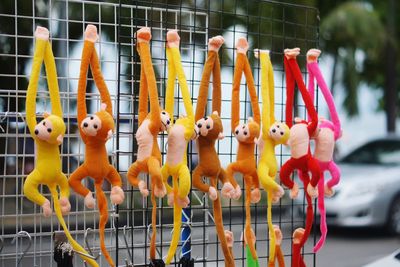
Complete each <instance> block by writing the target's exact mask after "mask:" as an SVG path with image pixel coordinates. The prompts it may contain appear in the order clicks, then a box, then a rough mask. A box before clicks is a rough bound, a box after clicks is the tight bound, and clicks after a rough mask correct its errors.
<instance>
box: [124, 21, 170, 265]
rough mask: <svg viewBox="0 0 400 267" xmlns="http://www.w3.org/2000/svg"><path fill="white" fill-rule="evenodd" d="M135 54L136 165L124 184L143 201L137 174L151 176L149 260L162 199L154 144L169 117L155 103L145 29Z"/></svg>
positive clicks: (142, 185) (144, 190) (158, 158)
mask: <svg viewBox="0 0 400 267" xmlns="http://www.w3.org/2000/svg"><path fill="white" fill-rule="evenodd" d="M136 38H137V50H138V52H139V54H140V58H141V65H140V68H141V71H140V89H139V128H138V130H137V131H136V140H137V144H138V151H137V156H136V161H135V163H133V164H132V165H131V166H130V167H129V170H128V174H127V177H128V180H129V182H130V183H131V184H132V186H136V187H139V190H140V192H141V194H142V195H143V196H144V197H146V196H147V195H148V194H149V191H148V189H147V188H146V187H147V186H146V183H145V182H144V181H143V180H139V179H138V175H139V174H140V173H141V172H144V173H148V174H150V176H151V187H152V194H151V202H152V205H153V210H152V214H151V215H152V219H151V221H152V222H151V223H152V231H153V233H152V236H151V242H150V259H151V260H152V261H154V260H155V258H156V233H157V229H156V219H157V218H156V216H157V203H156V199H155V197H156V196H157V197H163V196H164V195H165V194H166V188H165V186H164V183H163V180H162V177H161V152H160V148H159V147H158V143H157V136H158V133H159V132H162V131H165V130H166V129H167V128H169V125H170V119H169V115H168V114H167V113H166V112H165V111H162V112H161V110H160V106H159V103H158V94H157V84H156V78H155V75H154V69H153V63H152V62H151V55H150V44H149V42H150V40H151V32H150V29H149V28H141V29H140V30H139V31H138V32H137V34H136ZM148 98H150V113H148V102H147V101H148Z"/></svg>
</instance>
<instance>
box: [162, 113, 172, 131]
mask: <svg viewBox="0 0 400 267" xmlns="http://www.w3.org/2000/svg"><path fill="white" fill-rule="evenodd" d="M170 127H171V117H170V115H169V114H168V112H166V111H164V110H163V111H161V131H162V132H164V131H167V130H168V129H169V128H170Z"/></svg>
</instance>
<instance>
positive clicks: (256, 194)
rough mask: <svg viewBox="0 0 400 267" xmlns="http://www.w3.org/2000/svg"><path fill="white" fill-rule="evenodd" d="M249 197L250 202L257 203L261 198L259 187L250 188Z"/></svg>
mask: <svg viewBox="0 0 400 267" xmlns="http://www.w3.org/2000/svg"><path fill="white" fill-rule="evenodd" d="M250 199H251V203H258V202H260V199H261V192H260V189H258V188H254V189H253V190H251V193H250Z"/></svg>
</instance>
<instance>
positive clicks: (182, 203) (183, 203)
mask: <svg viewBox="0 0 400 267" xmlns="http://www.w3.org/2000/svg"><path fill="white" fill-rule="evenodd" d="M176 202H177V203H176V204H178V206H180V207H181V208H183V209H184V208H187V207H188V206H189V203H190V200H189V197H188V196H186V197H184V198H180V197H177V198H176Z"/></svg>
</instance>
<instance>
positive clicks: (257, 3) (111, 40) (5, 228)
mask: <svg viewBox="0 0 400 267" xmlns="http://www.w3.org/2000/svg"><path fill="white" fill-rule="evenodd" d="M318 21H319V18H318V11H317V10H316V9H314V8H310V7H306V6H300V5H291V4H283V3H279V2H275V1H262V0H250V1H239V0H236V1H224V0H217V1H211V0H208V1H207V0H206V1H200V0H194V1H168V3H167V2H166V1H128V0H126V1H119V2H118V1H103V2H97V1H78V0H69V1H65V0H44V1H36V0H31V1H20V0H6V1H4V4H3V3H2V5H1V7H0V23H1V25H2V27H1V29H0V43H1V46H0V60H1V64H0V112H1V113H0V126H1V129H0V166H1V167H0V186H1V188H0V231H1V232H0V233H1V240H3V241H2V244H3V249H2V250H1V251H0V265H1V266H18V261H19V260H20V259H21V258H22V257H23V258H22V259H21V261H20V266H56V263H55V262H54V261H53V259H52V252H53V249H54V241H53V233H54V232H55V231H58V230H60V229H61V228H60V226H59V224H58V222H57V220H56V218H55V216H53V217H51V218H44V217H43V216H42V215H41V212H40V207H38V206H37V205H33V204H32V203H31V202H30V201H28V200H27V199H26V198H25V197H24V196H23V194H22V185H23V181H24V179H25V177H26V176H27V174H29V172H30V171H31V170H32V169H33V164H34V147H33V140H32V139H31V138H30V136H29V134H28V132H27V128H26V125H25V121H24V117H25V104H24V103H25V97H26V88H27V83H28V80H29V75H30V66H31V64H32V63H31V61H32V54H33V53H32V51H33V45H34V39H33V33H34V30H35V28H36V26H45V27H48V28H49V30H50V33H51V41H52V46H53V51H54V53H55V57H56V64H57V70H58V76H59V84H60V94H61V100H62V106H63V109H64V119H65V122H66V125H67V134H66V136H65V138H64V143H63V145H62V147H61V151H62V161H63V171H64V172H65V173H66V174H67V176H68V175H69V174H70V173H71V172H73V171H74V170H75V169H76V168H77V166H78V165H79V163H80V162H82V161H83V153H84V149H83V148H84V146H83V144H82V142H80V138H79V137H78V128H77V121H76V90H77V83H78V77H79V76H78V75H79V64H80V55H81V49H82V45H83V32H84V29H85V27H86V25H87V24H89V23H91V24H94V25H96V26H97V27H98V31H99V36H100V40H99V41H98V43H97V44H96V48H97V51H98V53H99V57H100V59H101V64H102V71H103V74H104V76H105V80H106V83H107V86H108V88H109V90H110V93H111V97H112V99H113V111H114V114H115V119H116V121H117V131H116V135H115V136H114V137H113V138H112V140H111V141H109V142H108V151H109V155H110V159H111V160H112V162H113V164H114V165H115V166H116V167H117V169H118V170H119V172H120V174H121V175H122V177H123V181H124V189H125V190H126V201H125V203H124V204H123V205H120V206H119V207H111V206H110V207H109V208H110V215H111V216H110V218H111V219H110V222H109V224H108V225H107V233H106V237H107V240H106V241H107V242H106V245H107V247H108V249H109V251H110V252H111V255H112V257H113V258H114V260H115V262H116V263H117V264H118V265H119V266H126V264H127V263H132V264H133V265H134V266H146V265H149V264H150V262H149V255H148V249H149V245H150V244H149V239H150V234H151V230H150V223H151V218H150V216H151V208H152V206H151V202H150V200H149V199H143V198H142V197H141V195H140V193H139V192H138V191H137V190H136V189H132V187H131V186H130V185H129V183H128V182H127V180H126V171H127V169H128V167H129V165H130V164H131V163H132V162H133V161H134V160H135V152H136V144H135V138H134V137H135V136H134V134H135V132H136V129H137V99H138V89H139V79H140V63H139V56H138V54H137V52H136V47H135V46H134V43H135V39H134V33H135V32H136V31H137V30H138V29H139V28H140V27H143V26H147V27H151V29H152V35H153V38H152V42H151V50H152V57H153V64H154V67H155V72H156V78H157V85H158V90H159V95H160V99H161V102H163V98H164V92H165V87H166V78H167V69H166V68H167V67H166V65H167V64H166V55H165V36H166V32H167V30H169V29H177V30H178V32H179V34H180V36H181V53H182V61H183V67H184V69H185V74H186V78H187V81H188V85H189V88H190V91H191V96H192V100H193V101H192V102H193V105H196V102H197V99H196V98H197V95H198V88H199V84H200V79H201V74H202V69H203V64H204V61H205V59H206V55H207V41H208V38H210V37H212V36H215V35H218V34H221V35H223V36H224V38H225V44H224V46H223V47H222V49H221V51H220V58H221V71H222V112H221V117H222V121H223V124H224V134H225V136H226V137H225V139H224V140H221V141H219V143H218V146H217V148H218V153H219V156H220V159H221V162H222V165H223V166H224V167H226V166H227V164H228V163H229V162H231V161H233V160H234V159H235V156H236V155H235V153H236V146H237V141H236V139H235V138H234V137H233V136H232V135H231V133H230V98H231V90H232V78H233V69H234V63H235V52H234V43H235V40H236V39H237V38H239V37H241V36H244V37H246V38H247V39H248V40H249V43H250V50H252V49H253V48H260V49H270V50H271V58H272V63H273V64H274V68H275V96H276V100H275V112H276V117H277V118H278V119H281V120H283V119H284V117H283V115H284V112H283V109H284V103H285V84H284V72H283V64H282V62H283V49H284V48H287V47H295V46H297V47H300V48H301V49H302V51H306V50H307V49H309V48H312V47H317V46H318ZM3 25H4V26H3ZM249 59H250V64H251V66H252V68H253V74H254V77H255V82H256V86H257V88H258V89H259V85H260V80H259V77H258V73H259V64H258V61H257V60H256V59H255V58H254V57H253V56H252V54H251V53H249ZM299 63H300V65H301V66H304V63H305V57H303V56H299ZM44 78H45V76H44V75H42V76H41V80H40V84H39V97H38V98H39V100H38V108H37V109H38V110H37V112H38V113H42V112H43V111H46V110H49V109H50V107H49V95H48V92H47V88H46V87H47V85H46V83H45V79H44ZM243 82H244V81H243ZM242 86H245V85H244V84H243V85H242ZM88 92H89V93H88V95H89V98H88V100H89V103H90V104H89V106H88V108H89V112H90V111H91V112H94V111H95V110H98V108H99V107H100V98H99V95H98V93H97V90H96V88H95V86H94V83H93V81H92V80H91V79H89V81H88ZM176 99H177V100H179V101H180V102H179V104H178V105H177V108H176V109H177V113H179V109H181V108H183V103H182V102H181V98H180V96H179V95H176ZM240 99H241V110H242V112H241V119H244V118H246V117H248V116H249V114H250V110H251V108H250V102H249V98H248V95H247V93H246V90H241V97H240ZM260 104H261V103H260ZM297 107H298V108H297V113H298V115H299V116H301V117H305V115H306V112H305V109H304V106H302V105H301V104H298V105H297ZM175 115H176V114H175ZM158 141H159V144H160V147H161V151H162V152H163V157H165V154H164V152H165V147H166V141H167V140H166V138H165V136H163V135H160V136H159V140H158ZM276 153H277V154H276V156H277V157H278V162H280V164H282V162H284V161H285V160H286V159H287V158H288V157H289V153H288V150H286V148H284V147H278V149H277V150H276ZM188 162H189V168H190V170H193V169H194V167H195V166H196V164H197V153H196V147H195V146H194V145H193V144H192V145H190V146H189V153H188ZM237 178H238V180H239V181H240V184H242V181H241V178H240V177H237ZM85 183H86V184H87V186H89V188H93V184H91V182H90V181H89V180H88V179H87V180H86V181H85ZM104 189H105V190H106V193H109V189H110V187H109V186H108V185H106V186H105V187H104ZM41 190H42V192H43V193H44V194H45V195H46V196H47V197H49V192H48V191H47V189H46V188H45V187H43V188H42V189H41ZM285 195H286V196H287V195H288V193H286V194H285ZM190 199H191V204H190V207H189V208H188V210H187V211H186V213H185V215H186V217H185V216H184V217H185V218H186V219H187V222H186V223H184V224H183V227H184V228H186V229H187V230H190V233H191V234H190V235H189V237H188V238H187V240H186V239H185V240H182V241H181V243H180V246H179V248H178V252H177V254H176V259H175V262H174V264H177V262H179V259H180V258H181V257H191V258H193V259H194V260H195V263H196V266H197V265H198V266H223V265H224V263H223V257H222V252H221V251H220V249H219V243H218V240H217V239H216V234H215V228H214V223H213V216H212V211H211V207H210V203H209V201H208V197H207V196H204V195H203V193H201V192H199V191H197V190H195V189H192V190H191V194H190ZM70 201H71V204H72V210H71V213H70V214H69V215H68V216H66V217H65V219H66V221H67V224H68V226H69V229H70V230H72V233H73V236H74V238H76V239H77V240H78V242H80V243H81V244H85V246H86V247H90V249H91V251H92V253H93V254H94V255H95V256H97V255H98V254H99V250H100V249H99V242H98V238H97V236H98V233H97V225H98V215H97V211H96V210H94V211H93V210H88V209H86V207H85V206H84V205H83V200H82V198H80V197H78V196H77V195H75V194H74V193H72V195H71V198H70ZM157 204H158V208H157V218H158V219H157V231H158V235H157V252H158V255H159V257H164V256H165V255H166V251H167V250H168V247H169V244H170V238H171V230H172V208H170V207H169V206H168V205H167V203H166V200H159V201H158V203H157ZM304 206H305V200H304V199H300V200H298V201H296V202H293V201H292V200H289V198H287V197H284V198H283V199H282V200H281V201H280V202H279V203H278V204H277V205H275V206H274V210H273V214H274V217H273V220H274V223H275V224H278V225H279V226H280V227H281V228H282V231H283V233H284V240H283V244H282V247H283V249H284V253H285V260H286V262H287V263H289V262H290V256H291V233H292V232H293V230H294V229H295V228H296V227H298V226H304V218H303V215H302V214H303V211H304ZM222 208H223V215H224V224H225V227H226V228H227V229H230V230H232V231H233V232H234V236H235V243H234V255H235V260H236V264H237V266H244V265H245V260H244V259H245V250H244V247H243V246H242V242H241V241H240V235H241V232H242V231H243V228H244V217H243V216H242V214H244V201H243V199H240V200H239V201H233V200H232V201H230V200H229V201H228V200H225V201H223V203H222ZM252 215H253V218H252V227H253V229H254V231H255V234H256V236H257V243H256V244H257V251H258V255H259V258H260V262H261V264H262V265H264V266H265V265H266V261H267V258H268V241H269V239H268V231H267V226H266V225H267V223H266V218H267V217H266V198H265V194H264V193H263V197H262V200H261V201H260V202H259V203H258V204H256V205H254V206H253V208H252ZM88 228H90V229H93V230H87V229H88ZM20 231H26V232H27V233H28V234H29V236H31V238H32V241H31V246H30V247H28V246H29V244H30V242H29V238H27V237H26V235H24V233H22V234H20V235H19V237H18V238H15V242H14V243H12V242H11V241H12V240H13V239H14V237H16V236H17V234H18V233H19V232H20ZM85 233H86V237H87V238H86V239H85V238H84V236H85ZM314 238H315V234H314ZM310 239H312V238H310ZM1 240H0V241H1ZM85 240H86V241H87V242H84V241H85ZM309 243H310V246H306V247H305V249H304V254H305V259H306V262H307V263H308V265H307V266H315V265H316V263H315V262H316V259H315V255H314V254H313V253H312V248H311V245H312V244H311V243H313V242H312V240H310V241H309ZM189 244H190V246H189ZM182 245H188V247H189V248H190V249H189V250H188V251H185V252H182V251H181V247H182ZM25 250H26V252H25V253H24V251H25ZM98 262H99V263H100V265H101V266H106V262H105V261H104V259H103V258H102V257H99V259H98ZM75 264H76V266H80V265H82V263H81V260H80V259H79V257H75Z"/></svg>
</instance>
